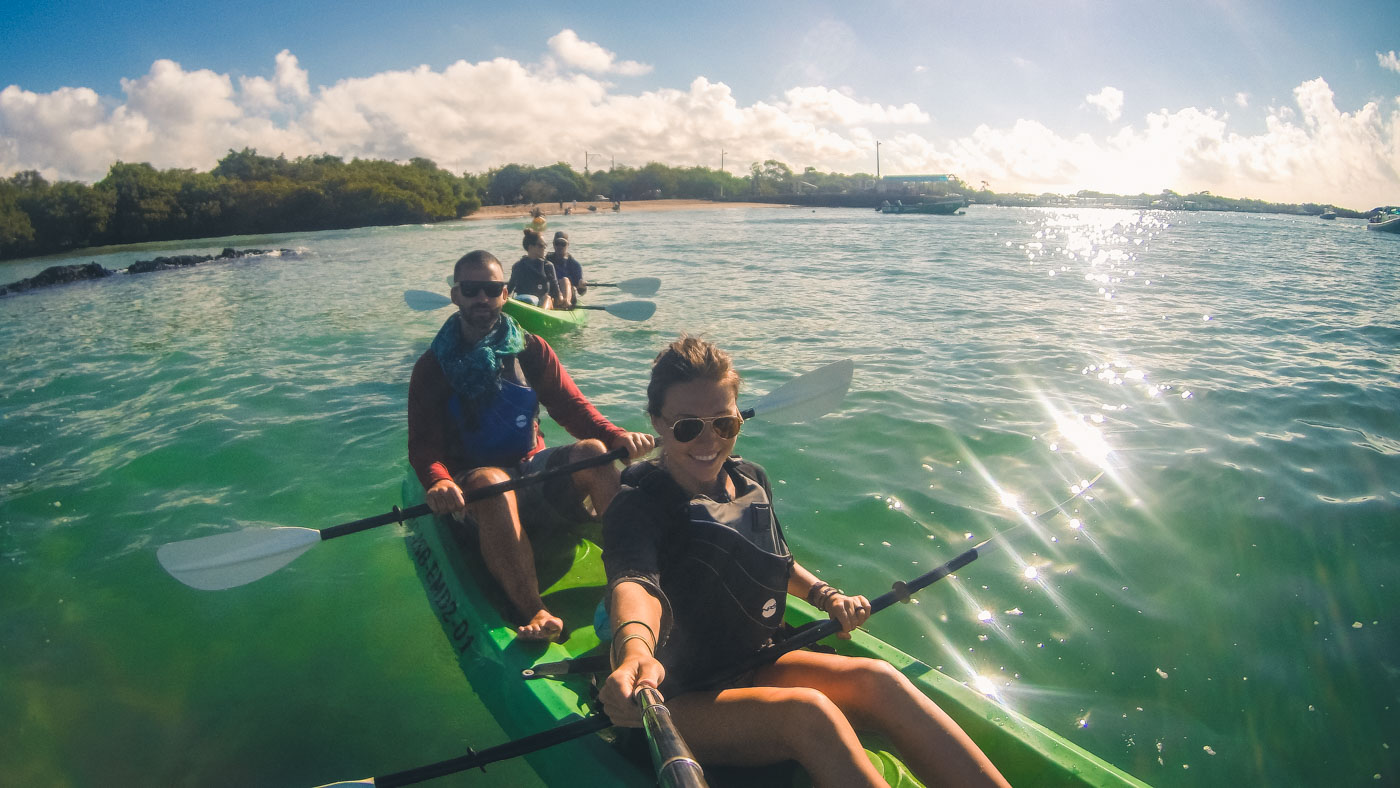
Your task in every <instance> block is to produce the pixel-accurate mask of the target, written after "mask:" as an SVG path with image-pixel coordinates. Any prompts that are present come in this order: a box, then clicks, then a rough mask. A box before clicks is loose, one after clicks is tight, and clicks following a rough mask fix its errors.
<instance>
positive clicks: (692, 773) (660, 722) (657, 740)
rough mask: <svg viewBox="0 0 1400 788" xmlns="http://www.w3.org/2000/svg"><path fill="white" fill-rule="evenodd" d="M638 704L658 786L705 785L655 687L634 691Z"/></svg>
mask: <svg viewBox="0 0 1400 788" xmlns="http://www.w3.org/2000/svg"><path fill="white" fill-rule="evenodd" d="M636 700H637V705H638V706H641V707H642V728H644V729H645V730H646V734H647V743H648V744H649V745H651V747H650V749H651V765H652V767H653V768H654V769H656V783H657V785H660V786H661V788H708V783H706V782H705V772H704V770H702V769H701V768H700V763H699V762H698V761H696V760H695V756H694V755H692V754H691V752H690V748H689V747H687V746H686V743H685V740H684V739H682V738H681V732H680V731H678V730H676V724H675V723H674V722H672V721H671V712H670V710H669V709H667V708H666V706H665V705H664V704H663V703H662V702H661V693H660V692H658V691H657V690H656V688H655V687H642V688H641V689H639V690H637V695H636Z"/></svg>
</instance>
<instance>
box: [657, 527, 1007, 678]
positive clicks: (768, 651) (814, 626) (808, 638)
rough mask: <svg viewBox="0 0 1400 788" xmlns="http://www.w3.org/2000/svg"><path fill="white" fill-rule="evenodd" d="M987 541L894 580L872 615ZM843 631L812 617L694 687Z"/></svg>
mask: <svg viewBox="0 0 1400 788" xmlns="http://www.w3.org/2000/svg"><path fill="white" fill-rule="evenodd" d="M988 541H990V540H988ZM987 544H988V543H987V542H983V543H981V544H979V545H977V546H976V547H973V548H971V549H969V550H966V551H964V552H963V553H961V554H960V555H957V556H954V557H953V558H952V559H951V560H949V561H948V562H947V563H945V564H943V565H942V566H939V567H937V568H935V569H931V570H929V571H927V572H925V573H924V574H922V575H919V576H918V577H916V578H914V579H913V580H909V581H907V582H906V581H903V580H900V581H898V582H896V583H895V584H894V587H892V588H891V589H890V590H889V591H886V592H885V593H883V594H881V595H880V596H877V597H875V598H874V599H872V600H871V601H870V615H872V616H873V615H875V614H876V613H879V612H880V611H881V610H884V609H885V608H887V607H889V606H890V605H893V604H894V603H896V602H908V601H909V597H910V596H912V595H913V594H916V593H918V592H919V591H922V590H924V589H925V588H927V587H929V586H930V585H932V584H934V583H936V582H938V581H939V580H942V579H943V578H945V577H947V576H948V575H951V574H952V573H954V572H956V571H958V570H959V569H962V568H963V567H965V566H967V565H968V564H970V563H972V562H973V561H976V560H977V557H978V556H979V555H980V554H981V553H980V552H979V551H982V550H985V549H986V547H987ZM840 631H841V625H840V624H839V623H837V621H836V620H835V619H831V618H824V619H822V620H821V621H813V622H811V623H809V624H806V625H804V626H802V627H799V628H798V629H797V631H796V632H793V633H792V635H790V636H788V637H786V638H784V639H783V641H782V642H781V643H774V644H772V645H770V646H765V647H763V648H761V649H759V650H758V651H755V652H754V653H753V654H752V655H750V656H749V658H748V659H745V660H744V661H743V662H740V663H739V664H737V665H735V666H733V667H730V668H728V669H726V670H724V671H722V672H719V673H716V674H714V675H712V676H710V677H709V678H706V679H704V680H703V681H701V682H699V683H698V684H696V685H694V687H707V686H713V685H716V684H723V683H725V682H728V681H732V680H734V679H736V678H738V677H739V676H742V675H744V674H745V673H748V672H749V671H751V670H753V669H754V668H759V667H762V666H764V665H767V664H768V663H770V662H772V661H774V660H776V659H777V658H778V657H781V656H782V655H784V654H786V653H788V652H789V651H796V650H798V649H802V648H807V647H808V646H810V645H812V644H814V643H816V642H817V641H819V640H824V639H825V638H828V637H830V636H832V635H835V634H836V633H837V632H840ZM694 687H690V688H687V689H693V688H694ZM685 691H686V690H685V689H682V690H680V692H685Z"/></svg>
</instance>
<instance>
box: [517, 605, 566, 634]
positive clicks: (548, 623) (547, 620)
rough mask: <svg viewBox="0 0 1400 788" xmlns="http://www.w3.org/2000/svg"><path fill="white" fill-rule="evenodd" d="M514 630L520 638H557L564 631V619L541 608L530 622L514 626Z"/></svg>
mask: <svg viewBox="0 0 1400 788" xmlns="http://www.w3.org/2000/svg"><path fill="white" fill-rule="evenodd" d="M515 631H516V633H517V636H518V637H519V638H520V639H521V640H558V639H559V636H560V635H561V634H563V632H564V620H563V619H561V618H559V617H558V616H556V615H554V614H552V613H550V612H549V611H548V610H541V611H540V612H538V613H536V614H535V617H534V618H532V619H530V623H528V624H526V625H525V626H523V627H516V628H515Z"/></svg>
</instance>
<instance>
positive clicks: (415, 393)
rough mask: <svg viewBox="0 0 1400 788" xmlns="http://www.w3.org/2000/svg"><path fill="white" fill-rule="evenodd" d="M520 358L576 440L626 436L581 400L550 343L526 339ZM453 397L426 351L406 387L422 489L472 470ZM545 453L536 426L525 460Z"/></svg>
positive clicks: (544, 401)
mask: <svg viewBox="0 0 1400 788" xmlns="http://www.w3.org/2000/svg"><path fill="white" fill-rule="evenodd" d="M518 358H519V359H520V367H521V369H522V370H523V371H524V373H525V382H526V383H528V384H529V386H530V388H532V389H534V390H535V394H536V395H538V396H539V399H540V404H541V405H543V406H544V408H545V410H546V411H547V412H548V413H549V417H550V418H552V419H554V421H555V422H557V423H558V424H559V426H561V427H563V428H564V429H565V431H567V432H568V433H569V434H570V435H572V436H573V437H574V438H576V439H577V440H588V439H590V438H596V439H598V440H600V441H602V442H603V445H605V446H606V445H610V444H611V442H612V439H613V438H615V437H618V436H620V435H625V434H626V431H625V430H623V429H622V428H620V427H618V426H616V425H615V424H613V423H612V422H610V421H608V420H607V419H606V418H604V417H603V414H601V413H599V412H598V409H597V408H594V407H593V404H592V403H590V402H589V401H588V400H587V399H586V398H585V397H584V396H583V393H582V392H580V391H579V390H578V386H576V385H574V380H573V378H571V377H569V373H568V372H567V371H566V370H565V369H564V366H563V365H562V364H560V363H559V357H558V356H556V355H555V354H554V348H552V347H550V346H549V343H548V342H545V341H544V340H543V339H540V338H539V337H537V336H535V335H534V334H526V335H525V349H524V350H522V351H521V352H520V355H519V356H518ZM451 397H452V387H451V386H450V385H449V384H448V382H447V376H446V375H444V374H443V371H442V365H441V364H439V363H438V360H437V356H435V355H434V354H433V351H432V350H431V349H430V350H427V351H425V352H424V353H423V355H421V356H419V357H418V361H417V363H415V364H414V365H413V376H412V377H411V378H410V379H409V383H408V462H409V464H410V465H412V466H413V470H414V472H415V473H417V474H418V481H419V482H421V483H422V484H423V488H424V489H428V488H430V487H432V486H433V485H434V484H436V483H438V482H440V481H442V480H443V479H452V478H454V476H457V475H460V474H461V473H463V472H464V471H468V470H471V468H472V467H473V466H472V465H470V464H469V461H468V460H467V458H466V453H465V451H464V450H463V447H461V446H459V445H458V443H459V441H458V439H457V436H456V435H455V434H454V432H455V430H454V429H453V426H452V416H451V414H450V413H449V411H448V405H447V403H448V401H449V400H450V399H451ZM543 449H544V436H543V435H542V434H541V433H540V430H539V426H538V424H537V425H536V427H535V448H533V449H531V450H530V452H529V453H528V454H526V455H525V457H528V456H531V455H533V454H535V453H536V452H539V451H542V450H543ZM525 457H522V458H521V459H524V458H525Z"/></svg>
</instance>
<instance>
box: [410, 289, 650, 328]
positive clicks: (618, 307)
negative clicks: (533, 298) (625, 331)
mask: <svg viewBox="0 0 1400 788" xmlns="http://www.w3.org/2000/svg"><path fill="white" fill-rule="evenodd" d="M403 300H404V303H406V304H408V306H409V308H410V309H415V310H417V311H419V312H433V311H436V310H438V309H442V308H443V307H445V306H452V299H451V298H448V297H447V296H445V295H443V294H442V293H434V292H432V291H430V290H405V291H404V292H403ZM574 309H591V310H597V311H600V312H607V313H608V314H610V315H612V316H613V317H619V318H622V319H623V320H638V321H640V320H647V319H648V318H650V317H651V316H652V315H654V314H656V304H655V303H654V302H652V301H619V302H617V303H616V304H606V305H604V306H596V305H594V304H579V305H578V306H576V307H574ZM564 311H567V310H564Z"/></svg>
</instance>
